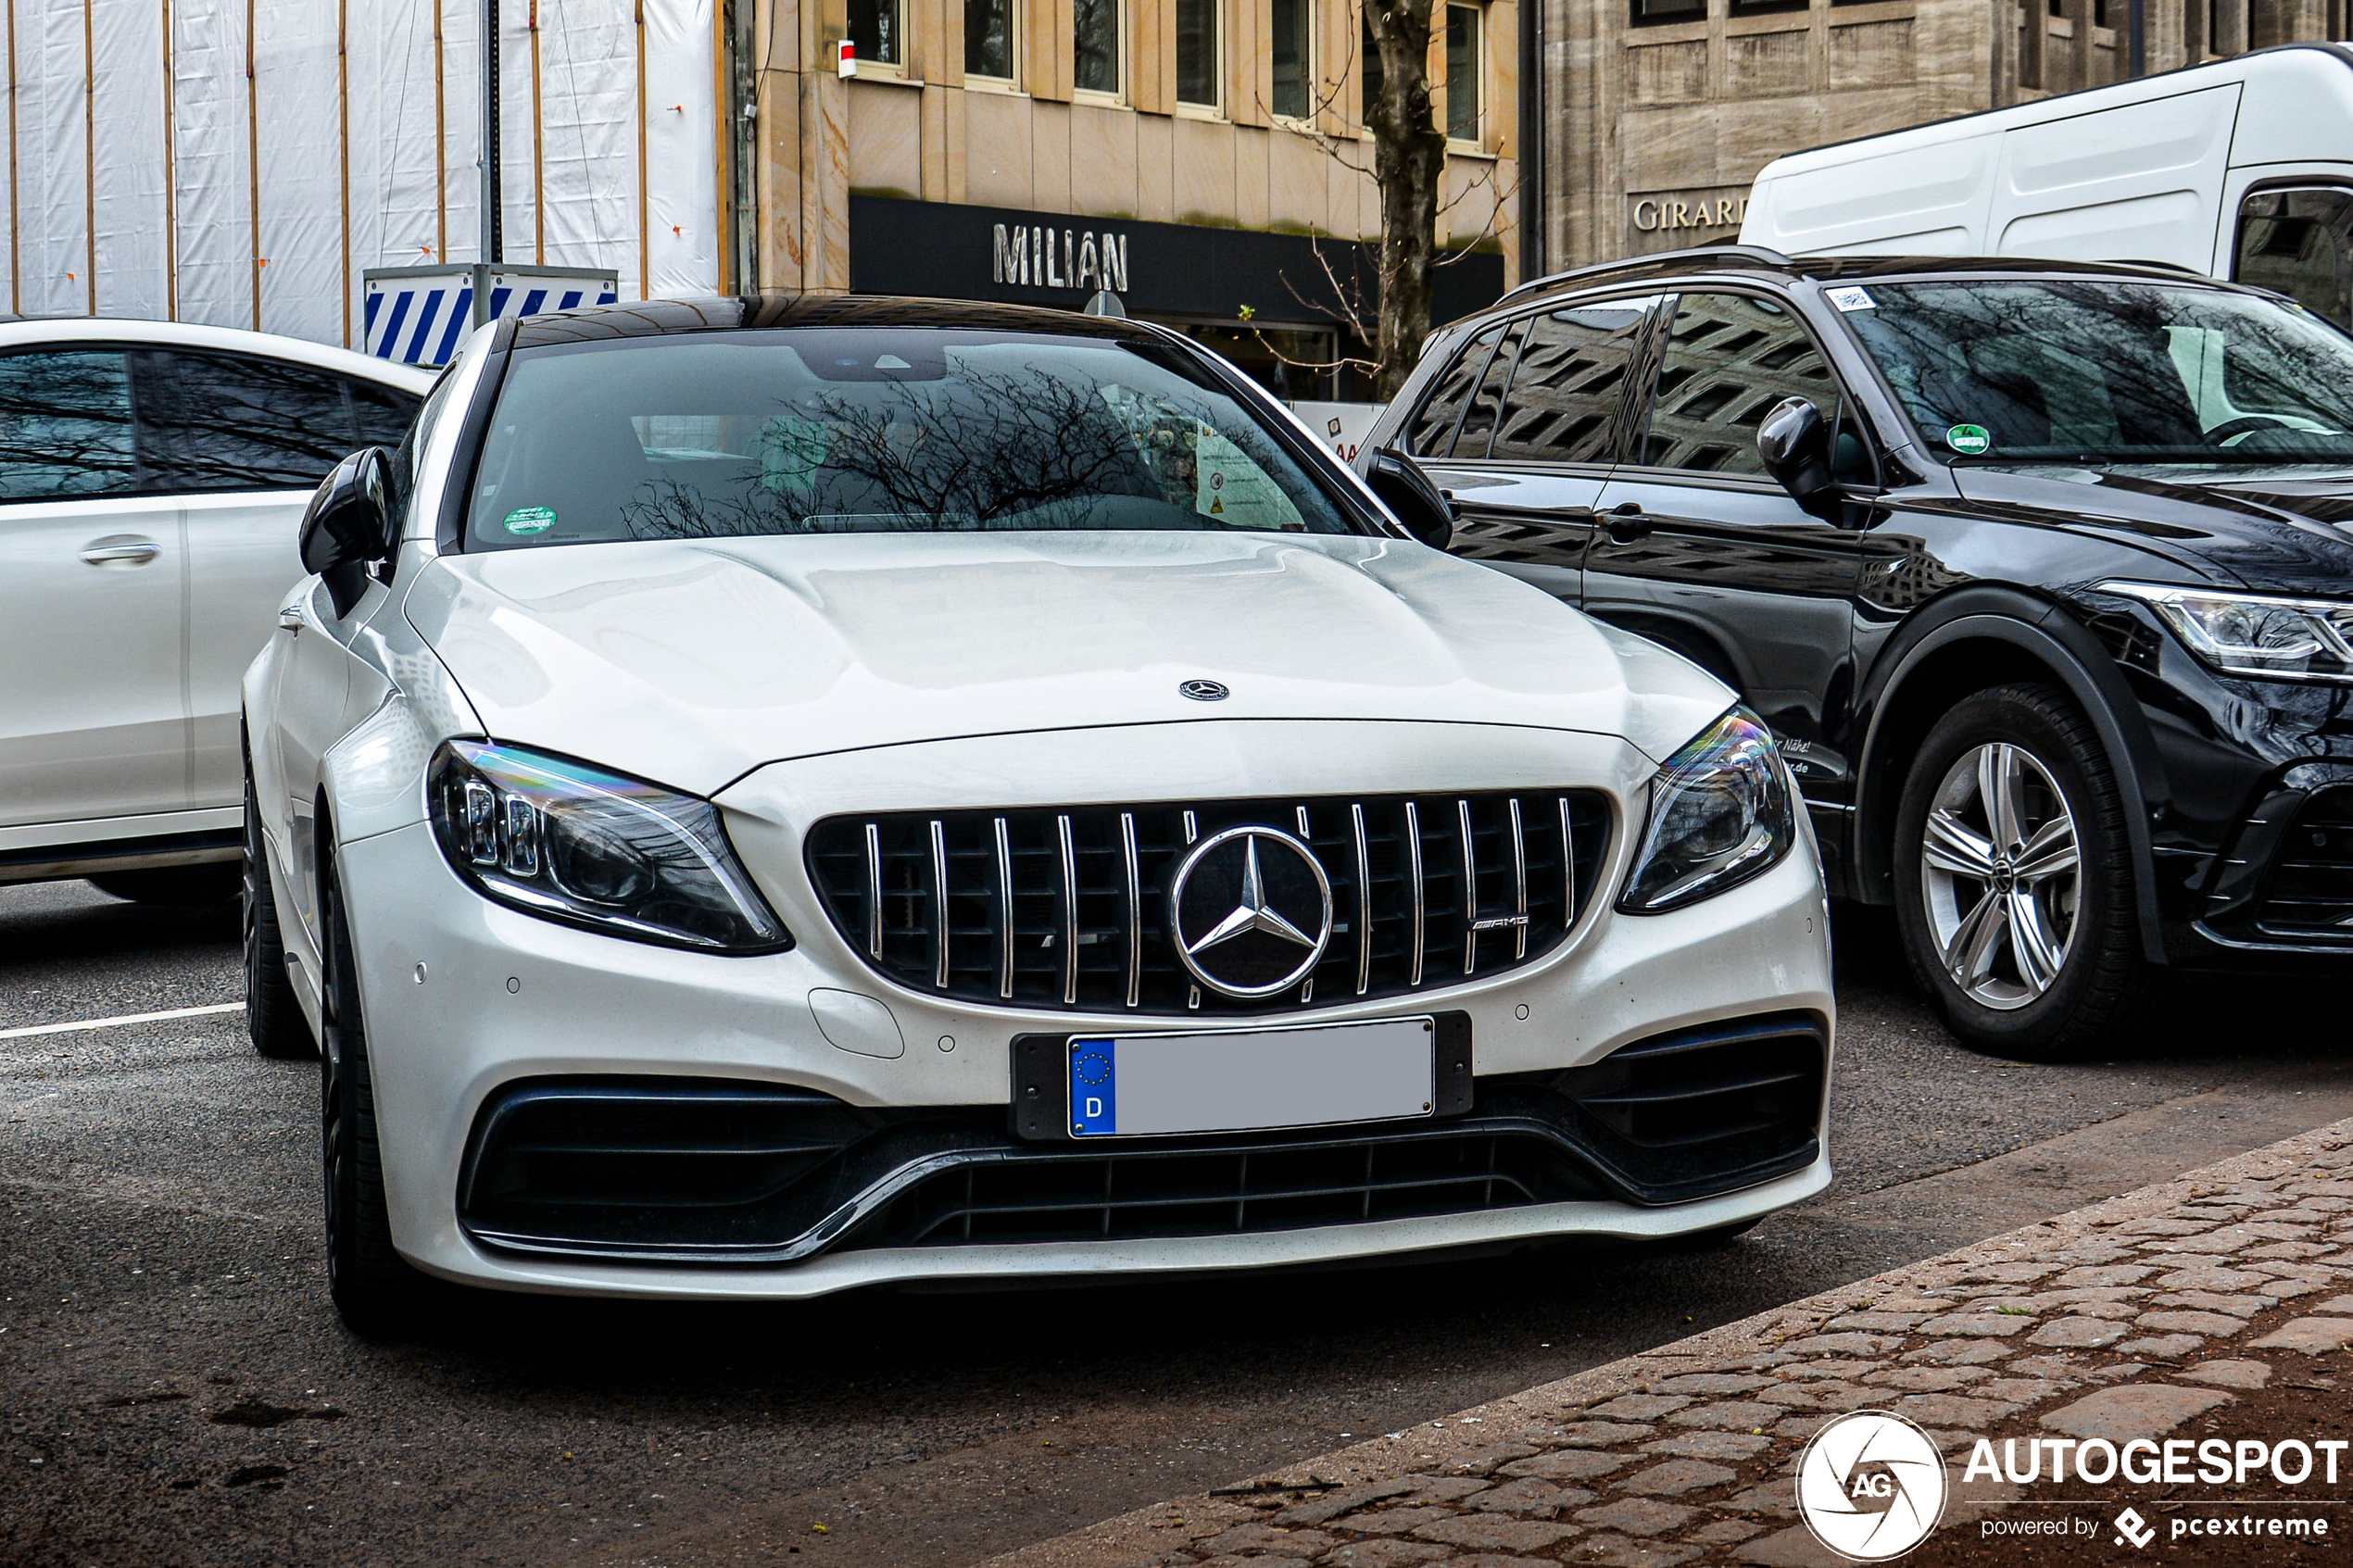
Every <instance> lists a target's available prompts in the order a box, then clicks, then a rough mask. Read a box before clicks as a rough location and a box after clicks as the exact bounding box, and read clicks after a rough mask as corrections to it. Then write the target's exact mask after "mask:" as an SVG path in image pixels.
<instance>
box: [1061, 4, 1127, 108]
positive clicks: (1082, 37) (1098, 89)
mask: <svg viewBox="0 0 2353 1568" xmlns="http://www.w3.org/2000/svg"><path fill="white" fill-rule="evenodd" d="M1070 18H1071V27H1070V31H1071V62H1070V81H1071V85H1072V86H1074V87H1076V88H1077V89H1078V90H1079V91H1080V92H1081V93H1116V92H1118V91H1119V24H1120V15H1119V0H1072V5H1071V7H1070Z"/></svg>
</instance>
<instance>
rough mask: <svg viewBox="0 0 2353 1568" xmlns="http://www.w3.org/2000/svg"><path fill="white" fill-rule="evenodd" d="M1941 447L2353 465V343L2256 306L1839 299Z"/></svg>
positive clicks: (2056, 285)
mask: <svg viewBox="0 0 2353 1568" xmlns="http://www.w3.org/2000/svg"><path fill="white" fill-rule="evenodd" d="M1831 302H1832V303H1833V304H1836V305H1838V306H1839V307H1840V308H1841V310H1842V312H1843V315H1844V316H1845V319H1846V320H1847V322H1848V324H1849V325H1850V326H1852V327H1853V329H1854V331H1855V333H1856V336H1857V337H1858V338H1860V339H1861V340H1862V342H1863V345H1864V346H1865V347H1866V348H1867V349H1869V352H1870V354H1871V356H1872V358H1875V359H1877V360H1878V361H1879V365H1880V369H1881V370H1883V371H1885V372H1886V375H1887V379H1888V382H1889V383H1890V384H1891V385H1893V386H1894V390H1895V395H1896V396H1897V397H1898V398H1899V399H1900V400H1901V401H1902V402H1903V405H1904V408H1905V411H1906V413H1908V414H1910V415H1911V417H1912V422H1913V423H1914V424H1916V425H1918V426H1919V431H1920V434H1921V435H1922V436H1923V437H1925V438H1926V439H1927V441H1928V442H1929V444H1930V445H1931V447H1932V448H1935V449H1939V450H1941V451H1942V452H1944V453H1945V454H1949V455H1953V456H1959V457H1983V458H1989V459H1991V460H1994V461H2002V460H2010V461H2018V460H2026V461H2038V460H2039V461H2054V462H2119V463H2284V462H2287V463H2293V462H2333V463H2336V462H2343V461H2344V460H2345V459H2347V458H2353V341H2349V340H2347V337H2346V336H2345V334H2344V333H2342V332H2338V331H2337V330H2335V329H2334V328H2333V327H2331V326H2330V325H2329V324H2328V323H2326V322H2325V321H2322V320H2321V319H2320V318H2318V317H2316V316H2312V315H2309V314H2307V313H2305V312H2303V311H2300V310H2296V309H2291V308H2289V307H2284V306H2281V305H2278V304H2275V303H2273V302H2272V301H2271V300H2268V299H2262V298H2258V297H2256V296H2253V295H2236V294H2228V293H2224V292H2222V291H2221V290H2219V289H2210V288H2199V287H2196V286H2193V285H2181V286H2176V285H2173V284H2168V283H2144V282H2108V281H2083V280H2075V279H2068V280H2063V281H2054V282H1983V281H1978V280H1970V281H1966V282H1926V283H1872V284H1870V285H1869V286H1868V287H1867V288H1848V289H1834V290H1832V291H1831Z"/></svg>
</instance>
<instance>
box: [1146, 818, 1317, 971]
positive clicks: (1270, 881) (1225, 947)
mask: <svg viewBox="0 0 2353 1568" xmlns="http://www.w3.org/2000/svg"><path fill="white" fill-rule="evenodd" d="M1168 912H1169V922H1168V923H1169V930H1170V931H1171V932H1172V933H1173V934H1174V935H1175V936H1176V957H1177V959H1178V960H1180V961H1182V962H1183V964H1184V966H1185V968H1186V969H1187V970H1188V971H1189V972H1190V973H1191V974H1192V976H1193V978H1194V979H1196V980H1198V981H1200V982H1201V983H1202V985H1206V986H1208V987H1209V988H1210V989H1211V990H1213V991H1215V992H1217V993H1219V994H1220V995H1222V996H1227V997H1271V996H1273V995H1274V994H1275V993H1276V992H1277V991H1280V990H1283V989H1285V988H1287V987H1289V986H1292V985H1298V984H1299V983H1300V982H1301V981H1302V980H1304V979H1306V978H1307V976H1308V974H1309V972H1311V971H1313V970H1314V969H1315V963H1316V960H1319V959H1321V958H1322V957H1323V956H1324V949H1325V948H1326V947H1328V946H1329V945H1330V943H1331V939H1332V884H1331V879H1330V878H1329V877H1327V876H1326V875H1325V874H1324V868H1323V865H1322V863H1321V862H1320V861H1318V860H1317V859H1315V851H1314V850H1312V849H1310V848H1309V847H1307V846H1306V845H1304V844H1302V843H1301V842H1300V841H1299V840H1298V839H1296V838H1293V837H1292V836H1291V835H1290V834H1287V833H1284V832H1282V831H1281V830H1280V829H1278V828H1269V827H1257V826H1243V827H1234V828H1227V829H1226V830H1225V831H1223V832H1222V833H1215V834H1211V835H1210V836H1209V837H1207V838H1205V839H1203V840H1202V841H1201V843H1200V844H1198V845H1196V846H1194V847H1193V848H1192V850H1191V851H1190V852H1189V854H1187V855H1186V857H1185V859H1184V861H1183V862H1182V863H1181V864H1180V865H1178V866H1177V868H1176V876H1175V877H1174V878H1173V879H1171V881H1170V883H1169V884H1168Z"/></svg>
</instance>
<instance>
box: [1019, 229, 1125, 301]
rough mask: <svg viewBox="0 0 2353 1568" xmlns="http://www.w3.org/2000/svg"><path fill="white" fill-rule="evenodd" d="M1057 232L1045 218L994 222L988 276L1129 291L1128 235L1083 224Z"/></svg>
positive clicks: (1045, 285) (1038, 285)
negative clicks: (1085, 227)
mask: <svg viewBox="0 0 2353 1568" xmlns="http://www.w3.org/2000/svg"><path fill="white" fill-rule="evenodd" d="M1057 240H1058V237H1057V235H1056V233H1055V231H1054V229H1053V228H1052V227H1051V225H1049V224H1043V223H1015V224H1013V225H1012V226H1011V227H1010V228H1009V227H1008V226H1007V225H1005V224H1002V223H999V224H996V225H994V232H993V233H992V234H991V235H990V245H989V264H988V277H989V281H990V282H997V283H1017V284H1022V285H1025V286H1027V287H1031V288H1046V289H1077V290H1080V291H1081V292H1083V293H1086V294H1093V293H1094V292H1095V291H1096V290H1097V289H1109V290H1111V292H1112V293H1114V294H1126V293H1127V292H1128V286H1129V285H1128V282H1127V236H1126V235H1125V234H1114V233H1113V232H1110V231H1109V230H1103V231H1101V232H1097V231H1092V230H1087V229H1075V230H1074V229H1064V230H1063V231H1062V232H1061V233H1060V235H1059V249H1057Z"/></svg>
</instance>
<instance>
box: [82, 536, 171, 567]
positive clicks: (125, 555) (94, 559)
mask: <svg viewBox="0 0 2353 1568" xmlns="http://www.w3.org/2000/svg"><path fill="white" fill-rule="evenodd" d="M161 554H163V546H161V545H158V544H157V543H156V542H155V541H154V540H153V539H134V538H132V537H131V536H130V535H129V534H125V533H113V534H108V535H107V537H106V538H104V539H93V540H91V541H90V543H88V544H87V545H84V546H82V560H83V561H84V562H85V563H86V564H88V565H91V566H145V565H146V564H147V563H148V562H149V561H151V560H153V559H155V558H157V556H159V555H161Z"/></svg>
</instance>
